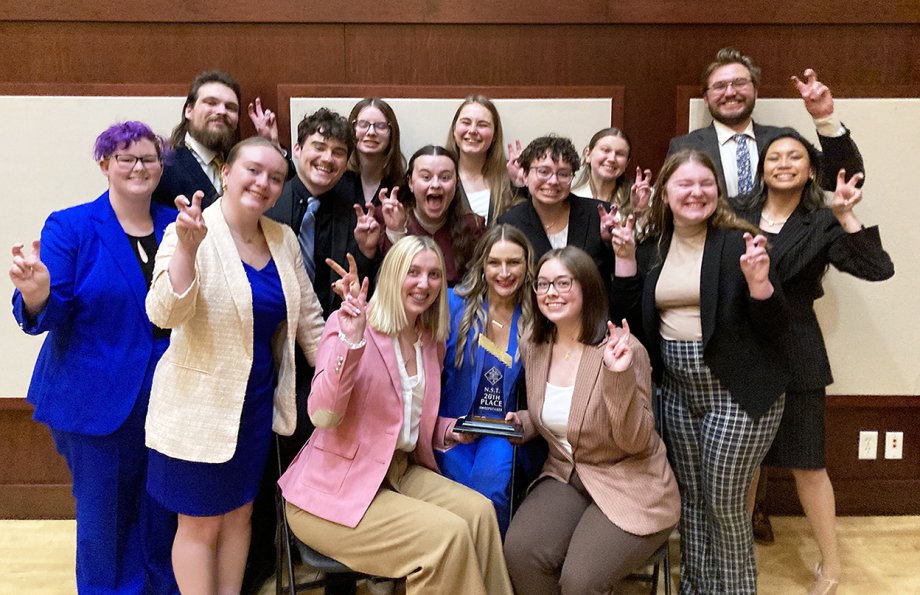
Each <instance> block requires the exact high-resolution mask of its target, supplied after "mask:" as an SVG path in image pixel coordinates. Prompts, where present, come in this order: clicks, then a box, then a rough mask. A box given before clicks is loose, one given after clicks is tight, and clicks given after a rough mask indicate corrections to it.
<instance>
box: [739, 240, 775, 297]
mask: <svg viewBox="0 0 920 595" xmlns="http://www.w3.org/2000/svg"><path fill="white" fill-rule="evenodd" d="M744 248H745V250H744V254H742V255H741V272H742V273H744V279H745V280H746V281H747V284H748V290H749V291H750V294H751V297H752V298H754V299H759V300H764V299H767V298H768V297H770V296H771V295H773V284H772V283H771V282H770V277H769V273H770V255H769V254H768V253H767V238H765V237H764V236H763V235H761V234H757V236H751V234H749V233H747V232H745V234H744Z"/></svg>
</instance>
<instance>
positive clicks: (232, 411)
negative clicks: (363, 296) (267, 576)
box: [146, 200, 323, 463]
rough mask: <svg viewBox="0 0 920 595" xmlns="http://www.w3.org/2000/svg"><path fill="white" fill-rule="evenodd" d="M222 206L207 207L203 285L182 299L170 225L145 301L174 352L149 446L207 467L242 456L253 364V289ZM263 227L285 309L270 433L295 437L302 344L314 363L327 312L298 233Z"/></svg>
mask: <svg viewBox="0 0 920 595" xmlns="http://www.w3.org/2000/svg"><path fill="white" fill-rule="evenodd" d="M221 202H222V201H221V200H218V201H216V202H215V203H214V204H213V205H211V206H210V207H208V208H207V209H205V210H204V220H205V222H206V223H207V226H208V233H207V236H205V239H204V241H202V242H201V245H200V246H199V248H198V254H197V256H196V258H195V279H194V280H193V281H192V284H191V286H190V287H189V288H188V289H187V290H186V291H185V292H184V293H183V294H182V295H177V294H176V293H175V292H174V291H173V289H172V285H171V284H170V282H169V275H168V272H167V267H168V266H169V260H170V258H171V257H172V255H173V253H174V252H175V250H176V245H177V236H176V229H175V227H176V226H175V223H173V224H171V225H170V226H169V227H167V228H166V233H165V235H164V237H163V242H162V243H161V244H160V247H159V249H158V251H157V256H156V263H155V267H154V270H153V282H152V284H151V286H150V291H149V293H148V294H147V303H146V305H147V315H148V316H149V317H150V320H151V322H153V323H154V324H156V325H157V326H159V327H161V328H170V329H172V336H171V337H170V344H169V348H168V349H167V350H166V353H165V354H164V355H163V357H162V359H160V362H159V364H158V365H157V369H156V373H155V374H154V377H153V388H152V390H151V393H150V408H149V410H148V413H147V423H146V443H147V446H148V447H150V448H152V449H155V450H157V451H159V452H161V453H162V454H165V455H167V456H170V457H173V458H177V459H183V460H187V461H195V462H202V463H223V462H226V461H228V460H230V458H231V457H232V456H233V453H234V452H235V451H236V438H237V433H238V431H239V426H240V413H241V412H242V409H243V398H244V397H245V394H246V384H247V382H248V380H249V372H250V370H251V368H252V358H253V354H252V344H253V330H252V325H253V320H252V290H251V288H250V287H249V280H248V279H247V277H246V271H245V270H244V269H243V264H242V262H241V261H240V257H239V253H238V252H237V249H236V245H235V244H234V242H233V238H232V236H231V235H230V228H229V227H227V222H226V221H225V220H224V217H223V213H222V212H221ZM261 226H262V231H263V233H264V234H265V239H266V241H267V243H268V248H269V250H270V252H271V255H272V258H273V259H274V261H275V266H276V267H277V269H278V274H279V276H280V278H281V288H282V290H283V292H284V299H285V302H286V305H287V322H284V323H282V324H281V326H280V327H279V329H278V332H277V333H276V334H275V337H274V338H273V341H272V351H273V353H274V360H275V369H276V370H277V374H278V385H277V388H276V389H275V395H274V413H273V415H272V429H273V430H274V431H275V432H277V433H279V434H283V435H290V434H292V433H293V432H294V427H295V425H296V423H297V411H296V406H295V391H294V341H295V340H296V341H297V342H298V343H299V344H300V346H301V347H302V348H303V351H304V354H305V355H306V357H307V361H308V362H309V363H310V365H314V363H315V357H316V348H317V345H318V343H319V339H320V337H321V336H322V332H323V318H322V309H321V307H320V304H319V301H318V300H317V299H316V294H315V293H314V291H313V285H312V284H311V283H310V280H309V278H308V277H307V273H306V269H305V268H304V266H303V261H302V259H301V255H300V245H299V243H298V242H297V238H296V237H295V236H294V233H293V232H292V231H291V229H290V228H289V227H287V226H282V225H281V224H279V223H277V222H275V221H272V220H270V219H268V218H266V217H262V219H261Z"/></svg>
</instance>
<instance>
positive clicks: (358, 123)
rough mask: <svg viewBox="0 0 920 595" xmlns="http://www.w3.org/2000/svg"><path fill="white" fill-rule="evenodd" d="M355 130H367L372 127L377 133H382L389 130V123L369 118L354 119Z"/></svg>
mask: <svg viewBox="0 0 920 595" xmlns="http://www.w3.org/2000/svg"><path fill="white" fill-rule="evenodd" d="M354 124H355V130H357V131H358V132H367V129H368V128H371V127H373V128H374V130H375V131H376V132H377V134H383V133H384V132H387V131H389V130H390V125H389V123H387V122H371V121H369V120H355V121H354Z"/></svg>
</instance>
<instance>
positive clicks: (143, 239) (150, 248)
mask: <svg viewBox="0 0 920 595" xmlns="http://www.w3.org/2000/svg"><path fill="white" fill-rule="evenodd" d="M125 235H126V236H128V241H129V242H130V243H131V249H132V250H133V251H134V257H135V258H137V264H139V265H140V267H141V271H142V272H143V273H144V282H145V283H146V284H147V291H150V283H151V282H152V281H153V264H154V260H156V256H157V248H159V246H157V237H156V234H155V233H151V234H149V235H146V236H133V235H131V234H129V233H125ZM168 336H169V329H162V328H160V327H158V326H157V325H155V324H154V325H153V338H154V339H162V338H164V337H168Z"/></svg>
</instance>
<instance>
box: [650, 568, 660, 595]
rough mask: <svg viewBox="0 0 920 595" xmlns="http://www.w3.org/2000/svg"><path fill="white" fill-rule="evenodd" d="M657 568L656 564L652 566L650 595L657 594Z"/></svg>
mask: <svg viewBox="0 0 920 595" xmlns="http://www.w3.org/2000/svg"><path fill="white" fill-rule="evenodd" d="M658 568H659V564H658V562H655V563H654V564H653V565H652V580H651V583H652V590H651V594H652V595H655V594H656V593H658Z"/></svg>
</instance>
